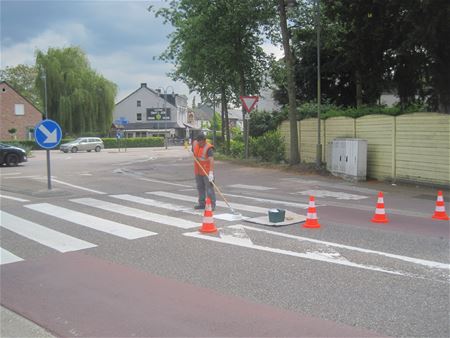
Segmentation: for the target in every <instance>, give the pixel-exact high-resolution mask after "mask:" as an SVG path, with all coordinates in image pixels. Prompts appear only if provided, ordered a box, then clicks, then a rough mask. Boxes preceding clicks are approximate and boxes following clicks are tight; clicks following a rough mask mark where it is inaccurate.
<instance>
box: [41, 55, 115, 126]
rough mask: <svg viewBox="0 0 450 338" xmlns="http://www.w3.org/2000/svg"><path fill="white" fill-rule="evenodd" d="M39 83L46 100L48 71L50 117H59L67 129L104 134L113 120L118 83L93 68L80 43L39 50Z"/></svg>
mask: <svg viewBox="0 0 450 338" xmlns="http://www.w3.org/2000/svg"><path fill="white" fill-rule="evenodd" d="M36 67H37V69H38V77H37V78H36V86H37V87H38V89H39V92H40V96H41V100H42V101H44V96H45V81H44V80H43V76H42V75H43V72H44V71H45V75H46V82H47V110H48V112H47V113H48V118H51V119H53V120H55V121H57V122H58V123H59V124H60V125H61V127H62V129H63V130H64V132H65V133H68V134H82V133H85V132H97V133H99V134H105V133H106V132H107V131H108V130H109V127H110V126H111V122H112V111H113V109H114V99H115V96H116V93H117V87H116V85H115V84H114V83H112V82H110V81H108V80H107V79H105V78H104V77H103V76H101V75H99V74H97V73H96V72H95V71H94V70H92V69H91V68H90V65H89V61H88V59H87V57H86V55H85V53H84V52H83V51H82V50H81V49H80V48H78V47H69V48H63V49H57V48H50V49H49V50H48V51H47V53H44V52H42V51H38V52H37V56H36Z"/></svg>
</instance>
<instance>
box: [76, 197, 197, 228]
mask: <svg viewBox="0 0 450 338" xmlns="http://www.w3.org/2000/svg"><path fill="white" fill-rule="evenodd" d="M70 201H72V202H75V203H79V204H83V205H87V206H90V207H94V208H99V209H103V210H107V211H111V212H116V213H119V214H122V215H126V216H131V217H136V218H140V219H144V220H147V221H151V222H155V223H160V224H166V225H171V226H175V227H178V228H183V229H191V228H198V227H200V225H201V224H200V223H194V222H191V221H187V220H184V219H182V218H176V217H171V216H166V215H160V214H155V213H152V212H148V211H145V210H141V209H136V208H130V207H126V206H123V205H120V204H115V203H110V202H105V201H101V200H97V199H94V198H77V199H72V200H70Z"/></svg>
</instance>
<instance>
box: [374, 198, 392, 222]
mask: <svg viewBox="0 0 450 338" xmlns="http://www.w3.org/2000/svg"><path fill="white" fill-rule="evenodd" d="M372 222H373V223H388V222H389V220H388V218H387V217H386V212H385V210H384V200H383V193H382V192H381V191H380V192H379V193H378V201H377V208H376V209H375V215H374V216H373V218H372Z"/></svg>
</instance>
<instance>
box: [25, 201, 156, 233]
mask: <svg viewBox="0 0 450 338" xmlns="http://www.w3.org/2000/svg"><path fill="white" fill-rule="evenodd" d="M26 207H27V208H30V209H32V210H35V211H38V212H42V213H44V214H47V215H50V216H54V217H57V218H60V219H63V220H66V221H69V222H72V223H75V224H79V225H82V226H85V227H88V228H91V229H95V230H98V231H102V232H106V233H108V234H111V235H114V236H118V237H122V238H126V239H136V238H141V237H147V236H153V235H157V233H155V232H151V231H147V230H144V229H139V228H136V227H132V226H129V225H125V224H121V223H117V222H113V221H109V220H106V219H103V218H100V217H96V216H92V215H88V214H85V213H82V212H78V211H73V210H70V209H66V208H62V207H59V206H56V205H52V204H49V203H39V204H28V205H26Z"/></svg>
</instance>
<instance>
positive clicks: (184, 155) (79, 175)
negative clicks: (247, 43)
mask: <svg viewBox="0 0 450 338" xmlns="http://www.w3.org/2000/svg"><path fill="white" fill-rule="evenodd" d="M51 169H52V190H51V191H49V190H48V189H47V173H46V158H45V151H35V152H34V157H32V158H30V160H29V162H27V163H25V164H23V165H21V166H19V167H16V168H6V167H3V168H2V169H1V199H0V202H1V211H2V214H1V227H0V235H1V248H2V252H1V256H0V257H1V265H0V273H1V274H0V280H1V304H2V306H3V307H4V308H7V309H8V310H10V311H13V313H15V314H17V315H18V316H19V317H20V318H21V319H23V320H25V319H26V320H29V321H31V322H33V323H35V324H37V325H38V326H40V327H42V328H44V329H45V330H47V331H48V332H50V333H51V334H54V335H55V336H103V337H111V336H117V337H118V336H121V337H126V336H128V337H130V336H235V337H243V336H246V337H247V336H298V337H300V336H303V337H304V336H333V337H334V336H342V337H348V336H355V337H361V336H372V335H373V336H377V335H378V336H398V337H406V336H408V337H410V336H414V337H448V336H450V330H449V327H450V323H449V321H450V319H449V318H450V316H449V314H450V305H449V304H450V302H449V300H450V298H449V284H450V276H449V272H450V265H449V263H450V257H449V238H450V235H449V233H450V232H449V229H450V225H449V222H448V221H435V220H432V219H431V216H432V215H433V213H434V209H435V202H436V195H437V189H433V188H427V187H422V186H412V185H400V184H398V185H391V184H388V183H381V182H377V181H369V182H363V183H350V182H345V181H343V180H341V179H339V178H335V177H331V176H330V177H328V176H327V177H325V176H317V175H313V174H302V173H299V172H295V171H286V170H279V169H273V168H272V169H268V168H262V167H248V166H242V165H237V164H231V163H227V162H220V161H217V162H216V170H215V175H216V183H217V185H218V186H219V187H220V188H221V190H222V191H223V192H224V193H225V196H226V197H227V200H228V201H229V202H231V203H232V206H233V209H235V210H236V211H239V212H240V213H242V215H244V216H245V217H248V218H256V217H261V216H264V215H265V214H266V210H267V209H270V208H282V209H286V210H289V211H292V212H295V213H298V214H301V215H306V212H307V207H308V201H309V196H310V195H314V196H315V200H316V205H317V212H318V217H319V223H320V224H321V228H320V229H305V228H303V227H302V226H301V223H295V224H291V225H286V226H281V227H273V226H266V225H262V224H257V223H252V222H249V221H248V219H247V220H235V219H232V220H231V221H230V220H226V218H227V217H228V218H229V216H230V210H229V209H228V208H227V207H226V205H225V204H221V205H218V207H217V209H216V211H215V212H214V216H215V217H216V218H215V225H216V227H217V228H218V230H219V231H218V232H217V233H215V234H201V233H199V232H198V230H199V227H200V226H201V223H202V213H200V212H199V213H196V212H195V211H194V210H193V208H192V206H193V205H194V204H195V198H196V190H195V182H194V179H193V169H192V159H191V158H190V154H189V153H188V152H187V151H186V150H185V149H184V148H183V147H170V148H169V149H168V150H166V149H163V148H158V149H149V148H146V149H128V150H127V152H124V151H121V152H119V151H118V150H115V149H114V150H105V151H102V152H100V153H94V152H92V153H76V154H71V153H69V154H64V153H61V152H59V151H52V152H51ZM379 191H382V192H383V193H384V203H385V208H386V212H387V216H388V218H389V223H386V224H376V223H372V222H370V220H371V218H372V217H373V214H374V210H375V205H376V202H377V194H378V192H379ZM217 197H218V200H220V195H219V194H218V195H217ZM444 198H445V200H446V201H447V202H448V201H449V200H450V196H449V191H444ZM446 207H447V208H446V209H447V212H449V211H450V210H449V207H448V203H447V204H446ZM223 218H225V219H223ZM229 219H230V218H229ZM12 322H13V321H12V320H11V321H9V322H6V323H5V321H4V320H3V319H2V327H3V328H2V336H4V335H5V333H8V332H10V331H8V327H7V326H5V324H9V325H10V326H11V325H12V324H11V323H12ZM17 330H19V331H20V328H18V329H17ZM18 334H19V335H20V332H19V333H18ZM23 335H26V334H25V333H24V334H23Z"/></svg>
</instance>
